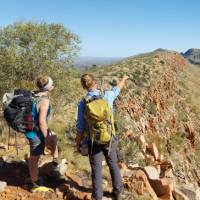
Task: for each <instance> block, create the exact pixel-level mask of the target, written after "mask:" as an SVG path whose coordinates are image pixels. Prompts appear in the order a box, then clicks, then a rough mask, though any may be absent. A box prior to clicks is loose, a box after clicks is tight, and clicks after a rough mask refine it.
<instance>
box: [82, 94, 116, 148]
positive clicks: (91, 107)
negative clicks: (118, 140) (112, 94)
mask: <svg viewBox="0 0 200 200" xmlns="http://www.w3.org/2000/svg"><path fill="white" fill-rule="evenodd" d="M84 102H85V107H84V117H85V119H86V122H87V129H86V132H87V135H88V136H89V138H90V139H91V140H92V142H96V143H99V144H106V143H109V142H110V141H111V139H112V136H113V135H115V128H114V119H113V113H112V110H111V109H110V107H109V105H108V102H107V101H106V99H104V98H103V96H101V95H99V96H93V97H90V96H87V97H85V98H84Z"/></svg>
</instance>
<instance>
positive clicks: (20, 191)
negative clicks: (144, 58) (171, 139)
mask: <svg viewBox="0 0 200 200" xmlns="http://www.w3.org/2000/svg"><path fill="white" fill-rule="evenodd" d="M136 140H137V142H138V144H139V145H143V146H144V145H146V151H145V152H144V153H145V155H146V156H147V157H148V156H152V160H153V162H154V164H155V165H151V166H145V167H141V166H139V165H138V164H135V165H132V164H130V165H128V166H127V165H126V164H125V163H119V166H120V170H121V174H122V177H123V186H124V190H123V194H122V199H124V200H125V199H129V200H132V199H140V197H144V199H147V200H148V199H149V200H150V199H153V200H175V199H176V200H179V199H180V200H190V199H195V200H197V199H198V198H199V196H198V193H197V191H198V192H200V191H199V189H198V188H197V189H194V186H193V187H189V186H188V185H187V184H185V186H184V187H181V188H179V187H178V186H177V185H176V179H182V180H184V179H185V177H184V175H183V174H181V173H180V172H179V174H178V172H175V171H173V162H171V161H170V160H163V159H162V158H160V154H159V152H158V149H157V147H156V145H155V144H147V143H146V141H145V139H144V138H143V137H140V138H136ZM71 165H72V163H71V162H66V160H65V159H63V161H62V163H61V164H60V168H59V174H62V175H63V176H62V178H59V176H58V175H59V174H53V173H52V168H51V158H50V156H49V155H46V156H43V157H42V158H41V161H40V175H41V177H42V178H43V180H44V183H45V186H47V187H49V188H51V189H52V191H49V192H41V193H31V192H29V189H30V179H29V175H28V166H27V163H26V161H25V160H21V161H13V160H11V159H10V158H9V157H6V156H3V157H2V158H1V159H0V191H1V192H0V199H2V200H4V199H5V200H26V199H29V200H32V199H33V200H44V199H49V200H61V199H65V200H90V199H91V188H92V187H91V180H90V177H89V176H88V177H87V176H86V175H85V174H83V173H82V174H81V172H79V173H77V172H76V173H75V172H73V171H72V170H71ZM104 167H107V166H106V165H105V166H104ZM181 175H182V176H181ZM5 183H6V184H5ZM103 187H104V191H105V193H104V200H109V199H112V195H111V191H112V187H111V183H110V181H109V180H103Z"/></svg>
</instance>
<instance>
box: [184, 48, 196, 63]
mask: <svg viewBox="0 0 200 200" xmlns="http://www.w3.org/2000/svg"><path fill="white" fill-rule="evenodd" d="M181 54H182V55H183V56H184V57H185V58H186V59H188V60H189V61H190V62H191V63H193V64H200V49H189V50H187V51H186V52H185V53H181Z"/></svg>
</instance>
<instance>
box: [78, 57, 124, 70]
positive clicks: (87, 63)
mask: <svg viewBox="0 0 200 200" xmlns="http://www.w3.org/2000/svg"><path fill="white" fill-rule="evenodd" d="M122 59H123V58H122V57H90V56H88V57H79V58H78V59H76V60H75V61H74V63H75V66H76V67H77V68H85V67H92V66H93V65H97V66H102V65H109V64H112V63H115V62H117V61H119V60H122Z"/></svg>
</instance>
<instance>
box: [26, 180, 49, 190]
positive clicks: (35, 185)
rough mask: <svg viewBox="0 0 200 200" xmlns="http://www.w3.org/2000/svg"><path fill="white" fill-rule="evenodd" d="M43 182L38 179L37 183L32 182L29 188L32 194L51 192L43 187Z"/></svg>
mask: <svg viewBox="0 0 200 200" xmlns="http://www.w3.org/2000/svg"><path fill="white" fill-rule="evenodd" d="M42 182H43V180H41V179H39V180H38V181H35V182H32V186H31V189H30V191H31V192H32V193H35V192H48V191H52V189H51V188H48V187H45V186H43V183H42Z"/></svg>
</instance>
